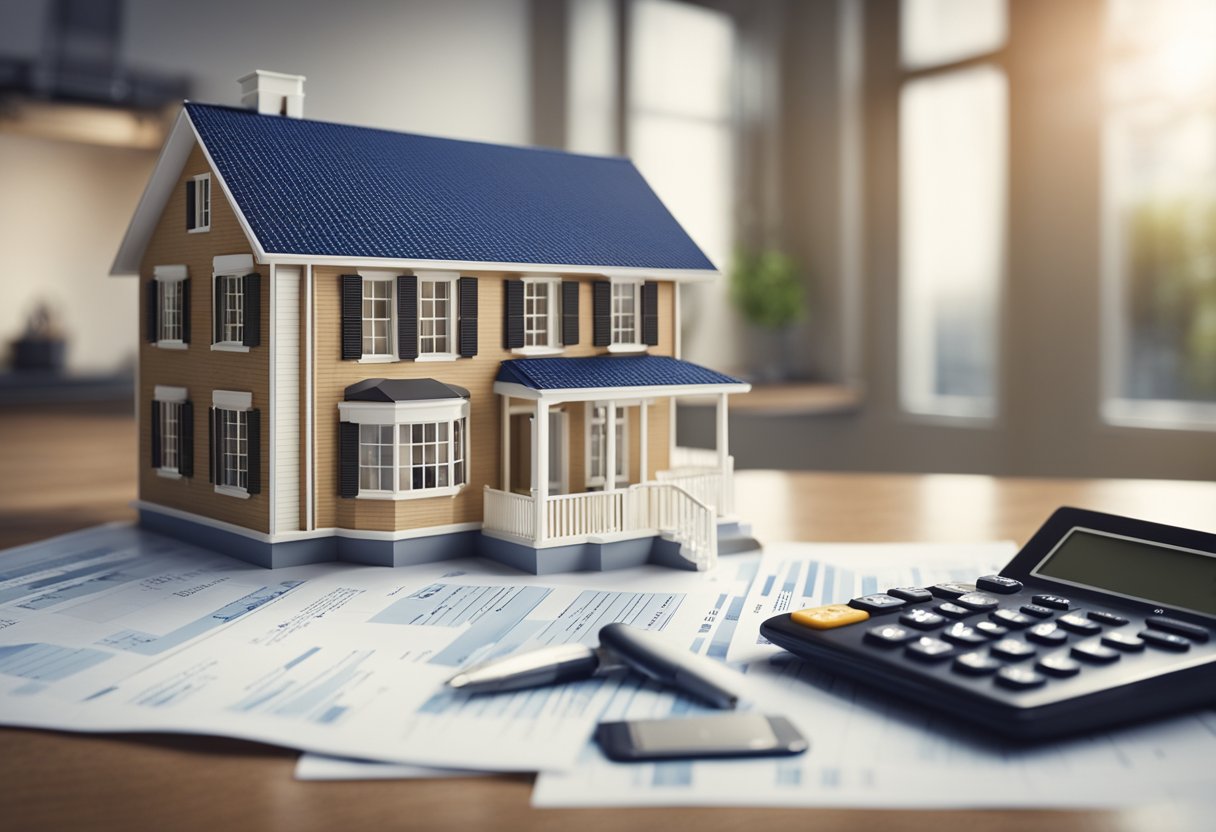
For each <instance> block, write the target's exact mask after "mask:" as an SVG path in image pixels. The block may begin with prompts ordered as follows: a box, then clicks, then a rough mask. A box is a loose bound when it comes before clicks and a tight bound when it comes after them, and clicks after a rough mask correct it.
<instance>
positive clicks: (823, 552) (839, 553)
mask: <svg viewBox="0 0 1216 832" xmlns="http://www.w3.org/2000/svg"><path fill="white" fill-rule="evenodd" d="M1012 554H1013V547H1012V545H1010V544H990V545H980V546H967V547H940V546H934V547H926V548H924V549H923V550H922V549H921V547H915V546H889V547H882V546H865V545H853V544H841V545H829V546H820V545H810V544H785V545H782V546H778V547H774V549H773V550H772V551H770V552H769V553H768V554H767V555H766V557H765V559H764V562H763V564H762V565H761V568H760V570H759V572H758V574H757V577H756V580H755V582H754V583H753V586H752V591H751V593H750V594H749V596H748V598H747V599H746V600H745V602H744V606H743V608H742V609H741V614H740V616H739V620H738V624H737V627H736V631H735V634H734V638H733V640H732V643H731V650H730V653H731V654H732V655H733V656H741V657H744V658H746V659H748V664H747V675H748V679H749V682H750V683H751V685H752V686H753V688H752V689H753V691H755V692H756V696H757V701H756V703H755V709H756V710H759V711H761V712H765V713H772V714H776V715H782V716H786V717H788V718H790V719H791V720H792V721H793V722H794V723H795V724H796V725H797V726H798V727H799V729H800V730H801V731H802V732H803V733H804V735H805V736H806V737H807V738H808V739H809V740H810V743H811V748H810V751H808V752H807V753H806V754H804V755H802V756H797V757H786V758H762V759H753V760H721V761H676V762H662V763H654V764H621V763H613V762H611V761H609V760H608V759H606V758H605V757H604V756H603V755H602V754H601V753H600V752H599V750H598V748H597V747H596V746H595V745H594V744H591V743H588V745H587V746H586V747H585V748H584V750H583V752H582V754H581V755H580V757H579V761H578V765H577V766H575V767H574V768H573V769H571V770H569V771H566V772H545V773H543V774H542V775H541V776H540V777H539V778H538V780H537V785H536V789H535V790H534V792H533V805H536V806H549V807H557V806H693V805H700V806H704V805H722V806H807V807H810V806H867V807H873V808H882V807H889V808H898V807H922V808H926V807H937V808H950V807H1018V806H1058V807H1075V806H1118V805H1135V804H1140V803H1145V802H1152V801H1161V800H1168V799H1170V798H1171V797H1173V796H1174V795H1176V794H1177V795H1193V794H1194V793H1195V788H1196V784H1197V782H1201V781H1202V778H1210V774H1208V771H1209V768H1210V763H1207V762H1205V760H1207V761H1210V759H1211V758H1212V756H1213V754H1216V712H1213V711H1200V712H1197V713H1191V714H1186V715H1182V716H1179V717H1177V718H1174V719H1169V720H1164V721H1157V722H1154V723H1148V724H1144V725H1138V726H1133V727H1131V728H1125V729H1121V730H1118V731H1113V732H1106V733H1099V734H1094V735H1091V736H1087V737H1085V738H1083V739H1076V740H1068V741H1062V742H1054V743H1048V744H1044V745H1039V746H1033V747H1030V748H1024V747H1021V748H1019V747H1015V746H1012V745H1010V744H1007V743H1004V742H1000V741H997V740H992V741H988V740H985V739H984V738H983V736H982V735H979V734H978V733H977V732H975V731H973V730H970V729H961V728H959V727H957V726H956V725H955V724H953V723H952V722H951V721H950V720H949V719H947V718H946V717H942V716H938V715H936V714H932V713H930V712H928V711H926V710H924V709H920V708H915V707H903V706H901V705H899V703H898V702H896V701H895V700H893V699H892V698H891V697H888V696H882V695H880V694H877V693H874V692H872V691H870V690H868V689H867V688H864V687H862V686H858V685H855V684H853V683H851V682H849V681H846V680H843V679H840V678H838V677H834V676H830V675H828V674H825V673H821V672H817V671H816V670H814V669H813V668H812V667H811V666H810V665H809V664H807V663H804V662H802V661H800V660H798V659H796V658H795V657H793V656H791V655H789V654H787V653H784V652H783V651H780V650H778V649H776V648H774V647H773V646H772V645H768V644H766V643H765V642H764V641H763V639H761V638H760V637H759V624H760V622H761V621H763V620H764V619H765V618H767V617H768V616H770V615H774V614H777V613H778V612H782V611H785V610H787V609H797V608H799V607H805V606H818V605H820V604H825V603H833V602H841V601H845V600H847V599H848V598H851V597H855V596H857V595H861V594H866V593H869V592H876V591H882V590H884V589H886V588H888V587H890V586H897V585H909V584H910V585H920V586H923V585H926V584H931V583H938V582H941V581H944V580H964V579H971V578H974V577H976V576H977V575H980V574H985V573H988V572H992V571H996V568H997V567H999V566H1001V565H1003V564H1004V563H1006V562H1007V561H1008V560H1009V558H1010V557H1011V556H1012ZM912 563H915V564H917V567H916V568H917V569H919V570H920V571H919V574H912V572H911V571H910V570H911V569H912V567H910V564H912ZM690 710H695V709H690V708H689V707H688V706H687V705H686V704H685V703H683V702H681V701H679V700H677V699H676V698H675V697H672V696H670V695H668V694H663V693H656V694H655V695H652V696H649V697H646V698H638V699H635V700H634V701H632V702H631V703H629V707H626V708H622V709H620V710H619V711H617V712H616V713H615V714H614V715H613V716H612V718H615V719H645V718H664V717H668V716H676V715H680V714H686V713H688V712H689V711H690Z"/></svg>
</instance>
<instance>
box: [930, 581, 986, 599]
mask: <svg viewBox="0 0 1216 832" xmlns="http://www.w3.org/2000/svg"><path fill="white" fill-rule="evenodd" d="M929 591H930V592H932V593H933V594H934V595H936V596H937V597H938V598H945V599H947V600H949V601H953V600H954V599H955V598H957V597H958V596H960V595H966V594H967V593H968V592H975V584H958V583H946V584H934V585H933V586H931V587H929Z"/></svg>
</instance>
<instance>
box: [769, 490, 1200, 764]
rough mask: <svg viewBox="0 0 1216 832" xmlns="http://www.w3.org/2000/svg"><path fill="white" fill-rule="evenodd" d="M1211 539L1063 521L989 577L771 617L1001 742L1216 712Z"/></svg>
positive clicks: (1131, 525)
mask: <svg viewBox="0 0 1216 832" xmlns="http://www.w3.org/2000/svg"><path fill="white" fill-rule="evenodd" d="M1214 631H1216V535H1213V534H1206V533H1204V532H1198V531H1192V530H1188V529H1182V528H1177V527H1174V526H1166V525H1161V524H1158V523H1149V522H1146V521H1143V520H1134V519H1131V518H1128V517H1120V516H1116V515H1111V514H1102V513H1099V512H1094V511H1085V510H1082V509H1076V508H1061V509H1058V510H1057V511H1056V512H1055V513H1054V514H1052V516H1051V517H1050V518H1049V519H1048V520H1047V522H1046V523H1044V524H1043V526H1042V527H1041V528H1040V529H1039V530H1038V531H1037V532H1035V534H1034V536H1033V537H1032V538H1031V539H1030V541H1029V542H1028V543H1027V544H1026V545H1025V546H1024V547H1023V548H1022V550H1021V551H1019V552H1018V553H1017V555H1015V556H1014V558H1013V560H1011V561H1010V562H1009V563H1008V565H1006V566H1005V568H1004V569H1002V570H1001V572H1000V574H998V575H982V576H977V577H976V578H975V580H974V582H972V583H963V582H956V581H951V582H946V583H940V584H936V585H934V586H927V587H911V586H904V587H891V588H890V589H888V590H887V591H886V592H880V593H875V594H872V595H866V596H863V597H860V598H853V599H852V600H846V601H841V602H840V603H836V604H829V605H827V606H823V607H815V608H812V609H807V610H797V611H794V612H790V613H784V614H782V615H778V616H775V617H773V618H770V619H768V620H767V621H765V622H764V623H763V624H762V625H761V627H760V632H761V634H762V635H763V636H764V637H765V638H767V639H768V640H769V641H771V642H772V643H773V644H776V645H778V646H780V647H782V648H784V649H786V650H788V651H790V652H791V653H794V654H795V655H798V656H800V657H802V658H804V659H807V660H809V661H811V662H813V663H815V665H816V666H817V667H821V668H823V669H825V670H828V671H831V672H834V673H837V674H839V675H842V676H846V677H849V678H851V679H853V680H856V681H858V682H861V683H863V684H867V685H873V686H875V687H878V688H882V689H885V690H886V691H888V692H889V693H893V694H895V695H896V696H898V697H900V698H901V699H903V700H905V701H911V702H915V703H919V704H921V705H924V706H926V707H929V708H933V709H936V710H938V711H942V712H945V713H947V714H949V715H951V716H953V717H957V718H959V719H961V720H965V721H967V722H970V723H972V724H974V725H978V726H980V727H981V728H982V729H983V730H984V731H986V732H990V733H995V734H999V735H1001V736H1003V737H1009V738H1014V739H1023V740H1039V739H1047V738H1051V737H1057V736H1062V735H1066V734H1072V733H1077V732H1081V731H1090V730H1093V729H1097V728H1104V727H1108V726H1112V725H1115V724H1118V723H1123V722H1128V721H1132V720H1137V719H1143V718H1146V717H1151V716H1155V715H1162V714H1169V713H1175V712H1178V711H1181V710H1183V709H1188V708H1194V707H1199V706H1204V705H1207V706H1212V705H1216V642H1213V640H1212V634H1213V632H1214Z"/></svg>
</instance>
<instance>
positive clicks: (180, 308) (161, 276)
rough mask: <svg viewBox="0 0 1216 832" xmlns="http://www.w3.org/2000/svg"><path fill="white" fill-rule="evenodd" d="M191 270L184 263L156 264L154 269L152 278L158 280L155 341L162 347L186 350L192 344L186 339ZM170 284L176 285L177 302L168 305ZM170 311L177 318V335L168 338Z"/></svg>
mask: <svg viewBox="0 0 1216 832" xmlns="http://www.w3.org/2000/svg"><path fill="white" fill-rule="evenodd" d="M189 276H190V275H189V271H188V270H187V268H186V267H185V266H184V265H174V266H156V267H154V268H153V270H152V279H153V280H154V281H156V329H157V332H156V340H155V341H154V342H153V343H154V344H155V345H156V346H157V347H158V348H160V349H169V350H184V349H187V348H188V347H189V346H190V345H189V344H187V343H186V341H185V340H184V336H185V333H186V329H185V327H186V319H185V312H186V307H185V288H186V286H185V283H186V279H187V278H188V277H189ZM169 286H176V292H175V295H176V304H175V306H174V308H170V307H169V306H168V301H169V299H170V298H169V292H168V291H167V290H168V287H169ZM170 313H172V316H173V317H174V318H176V319H177V337H176V338H166V337H165V334H166V328H167V327H166V321H167V320H169V317H170Z"/></svg>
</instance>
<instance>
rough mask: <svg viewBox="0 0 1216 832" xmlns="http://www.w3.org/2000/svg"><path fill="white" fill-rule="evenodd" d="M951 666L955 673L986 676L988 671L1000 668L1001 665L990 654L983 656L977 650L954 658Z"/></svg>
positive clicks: (992, 671)
mask: <svg viewBox="0 0 1216 832" xmlns="http://www.w3.org/2000/svg"><path fill="white" fill-rule="evenodd" d="M953 667H954V672H955V673H962V674H964V675H966V676H987V675H988V674H989V673H995V672H996V671H998V670H1000V669H1001V668H1002V667H1003V665H1002V664H1001V663H1000V662H999V661H997V660H996V659H994V658H992V657H991V656H985V655H984V654H983V653H980V652H979V651H972V652H970V653H963V654H962V655H961V656H958V657H957V658H955V660H954V665H953Z"/></svg>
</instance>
